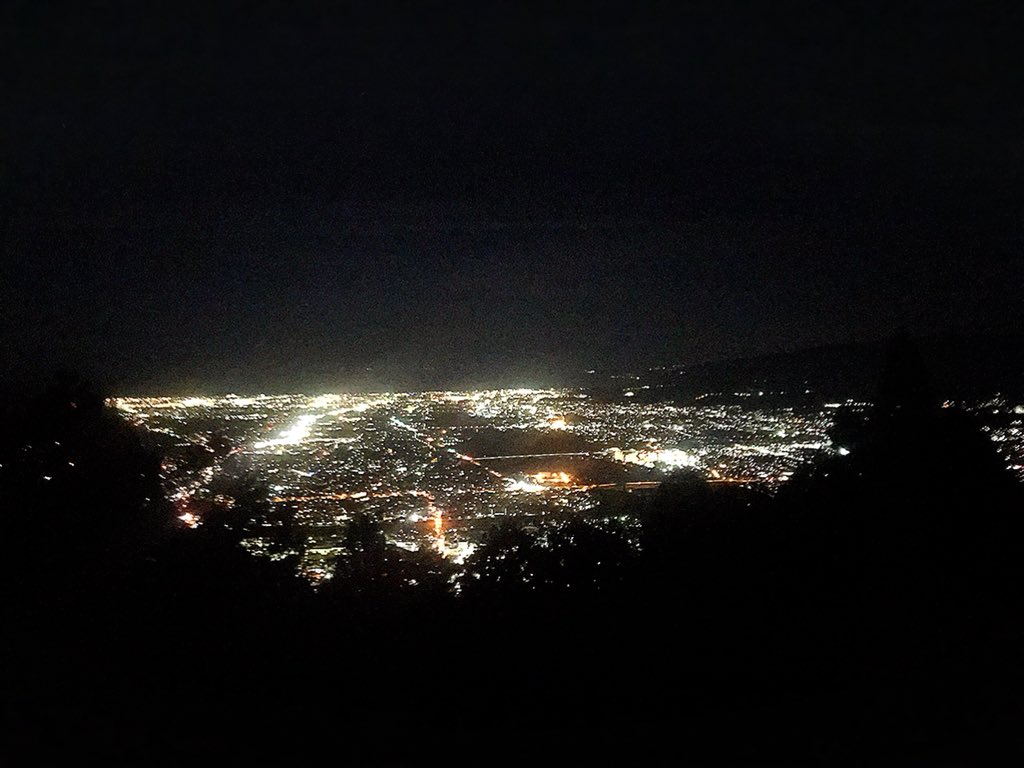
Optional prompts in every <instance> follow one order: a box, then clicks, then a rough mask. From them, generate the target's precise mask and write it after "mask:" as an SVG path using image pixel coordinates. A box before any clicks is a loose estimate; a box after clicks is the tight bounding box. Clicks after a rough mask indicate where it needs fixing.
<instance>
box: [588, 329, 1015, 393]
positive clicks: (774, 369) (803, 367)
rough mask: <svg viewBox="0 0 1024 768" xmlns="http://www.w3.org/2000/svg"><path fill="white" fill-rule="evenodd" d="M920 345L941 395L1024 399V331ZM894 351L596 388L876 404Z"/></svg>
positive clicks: (815, 354) (873, 347) (593, 379)
mask: <svg viewBox="0 0 1024 768" xmlns="http://www.w3.org/2000/svg"><path fill="white" fill-rule="evenodd" d="M916 342H917V344H918V346H919V348H920V350H921V355H922V358H923V359H924V362H925V366H926V375H927V377H928V378H929V380H930V384H931V388H932V390H933V391H934V392H935V394H936V395H937V396H939V397H942V398H951V399H955V398H979V397H987V396H990V395H992V394H995V393H997V392H1000V393H1002V394H1004V395H1007V396H1010V397H1015V398H1018V397H1024V334H1021V333H1017V334H1004V335H999V336H934V337H925V338H919V339H916ZM888 346H889V342H888V341H877V342H872V343H850V344H835V345H829V346H821V347H811V348H807V349H801V350H795V351H790V352H782V353H777V354H768V355H759V356H756V357H750V358H742V359H734V360H722V361H713V362H705V363H697V364H693V365H678V366H667V367H665V368H658V369H651V370H647V371H635V372H631V373H620V374H612V373H604V372H598V373H596V374H593V375H591V376H589V377H588V378H589V382H588V383H589V387H590V388H591V389H592V390H593V391H594V392H595V394H607V395H609V396H611V395H612V394H613V393H618V394H621V390H631V391H633V392H634V397H636V398H638V399H641V400H661V399H666V398H683V399H690V398H693V397H695V396H698V395H702V394H706V393H722V394H723V396H725V397H726V399H728V396H729V395H731V394H732V393H751V392H753V393H758V392H764V395H763V397H767V398H769V399H771V400H778V399H779V398H780V397H783V398H784V399H786V400H790V401H791V400H797V401H802V400H807V399H814V400H821V399H825V400H831V399H846V398H855V399H868V400H870V399H872V398H873V396H874V393H875V389H876V387H877V384H878V380H879V376H880V374H881V370H882V366H883V362H884V360H885V356H886V350H887V348H888ZM807 390H810V392H809V393H808V394H807V395H805V392H807ZM780 393H785V394H784V395H782V394H780ZM755 396H756V395H755Z"/></svg>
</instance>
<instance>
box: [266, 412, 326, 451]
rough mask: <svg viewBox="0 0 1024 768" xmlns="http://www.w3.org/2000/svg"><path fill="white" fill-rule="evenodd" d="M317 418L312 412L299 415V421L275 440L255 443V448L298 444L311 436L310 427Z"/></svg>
mask: <svg viewBox="0 0 1024 768" xmlns="http://www.w3.org/2000/svg"><path fill="white" fill-rule="evenodd" d="M317 418H318V417H317V415H316V414H312V413H307V414H304V415H302V416H299V421H298V423H296V424H295V425H294V426H292V427H289V428H288V429H286V430H285V431H284V432H282V433H281V434H280V435H279V436H278V437H276V438H274V439H273V440H264V441H262V442H259V443H256V444H255V445H253V448H255V449H256V450H257V451H259V450H262V449H264V448H276V447H277V446H279V445H298V444H299V443H301V442H302V441H303V440H305V439H306V438H307V437H309V432H310V427H312V426H313V422H315V421H316V420H317Z"/></svg>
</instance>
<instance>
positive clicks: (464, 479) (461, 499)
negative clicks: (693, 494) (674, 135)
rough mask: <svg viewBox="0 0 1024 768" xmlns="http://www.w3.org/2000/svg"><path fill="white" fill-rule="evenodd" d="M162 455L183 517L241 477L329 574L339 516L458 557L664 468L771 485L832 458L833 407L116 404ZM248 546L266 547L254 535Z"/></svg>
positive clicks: (424, 398)
mask: <svg viewBox="0 0 1024 768" xmlns="http://www.w3.org/2000/svg"><path fill="white" fill-rule="evenodd" d="M116 405H117V407H118V408H119V409H120V410H121V411H123V412H125V413H126V414H128V415H129V416H130V417H131V418H132V419H133V420H135V421H136V422H138V423H140V424H141V425H144V426H145V427H146V428H147V430H148V432H149V433H150V434H151V435H153V436H154V437H155V438H156V439H157V440H158V442H159V444H160V447H161V450H162V451H164V453H165V455H166V457H167V458H166V459H165V461H164V464H163V473H164V481H165V484H166V486H167V488H168V493H169V496H170V498H171V499H172V500H173V502H174V503H175V504H176V505H177V507H178V510H179V516H180V519H181V520H182V521H183V522H184V523H186V524H188V525H192V526H197V525H201V524H202V518H203V509H204V507H207V506H208V505H211V504H231V503H232V502H233V500H232V498H231V493H232V491H231V488H232V484H231V483H232V481H234V480H237V479H238V478H248V479H250V481H254V482H255V483H256V484H257V486H258V487H259V488H261V489H265V490H266V493H267V494H268V496H269V499H270V502H271V504H272V505H291V506H292V508H293V509H294V511H295V520H296V522H297V523H298V524H299V526H300V528H301V530H302V533H303V536H304V538H305V542H306V546H305V553H304V560H303V570H304V571H305V572H306V574H307V575H308V576H310V577H311V578H312V579H314V580H316V579H320V578H323V577H325V576H329V574H330V563H331V561H332V559H333V558H334V557H335V556H336V555H337V554H338V552H339V542H340V540H341V537H342V536H343V533H344V528H345V523H346V522H347V521H348V520H349V519H350V518H351V516H352V515H353V514H356V513H360V512H362V513H369V514H371V515H373V516H375V517H376V518H377V519H379V520H380V521H382V522H383V523H384V525H385V529H386V531H387V535H388V541H389V543H390V544H392V545H393V546H397V547H401V548H403V549H406V550H409V551H417V550H419V549H421V548H433V549H435V550H437V551H439V552H440V553H442V554H443V555H444V556H445V557H447V558H449V559H451V560H452V561H453V562H455V563H461V562H462V561H464V559H465V558H466V557H467V556H468V555H469V554H470V553H472V551H473V550H474V548H475V547H476V546H477V545H478V544H479V542H480V541H481V539H482V537H483V536H484V535H485V534H486V532H487V530H488V529H489V528H490V527H491V526H492V525H493V524H494V523H495V521H496V520H498V519H501V518H506V517H517V518H523V520H524V522H526V521H527V520H529V519H532V518H540V517H544V516H550V515H565V514H586V512H587V510H590V509H593V508H594V507H596V506H597V500H598V497H599V494H600V493H601V492H602V491H615V490H618V491H620V492H636V493H642V492H644V491H650V490H652V489H654V488H656V487H657V486H658V484H659V483H660V482H661V481H662V480H663V479H664V478H665V477H667V476H668V475H669V474H670V473H672V472H673V471H677V470H680V469H689V470H691V471H696V472H699V473H700V474H701V475H703V476H704V477H706V478H707V480H708V481H709V482H712V483H741V484H756V485H759V486H763V487H765V488H767V489H769V490H770V489H772V488H773V487H775V486H777V485H778V484H779V483H783V482H785V481H786V480H787V479H788V478H789V477H790V476H791V475H792V473H793V472H794V470H795V469H796V468H797V467H798V466H799V465H800V464H801V463H802V462H804V461H806V460H807V459H808V458H810V457H812V456H814V455H815V454H816V453H818V452H820V451H824V450H829V449H830V448H831V444H830V441H829V438H828V437H827V436H826V430H827V428H828V426H829V424H830V423H831V418H832V411H831V410H830V409H828V408H825V409H822V410H818V411H814V410H808V411H801V410H797V409H793V408H781V409H774V410H761V409H758V408H756V407H747V406H736V405H728V406H725V405H722V406H704V405H692V406H678V405H670V404H665V403H661V404H643V403H638V402H634V401H632V400H631V398H628V397H626V398H622V399H621V400H620V401H618V402H608V401H599V400H596V399H595V398H593V397H592V396H589V395H587V394H586V393H584V392H581V391H577V390H532V389H515V390H490V391H475V392H425V393H415V394H368V395H350V394H339V395H322V396H316V397H310V396H302V395H284V396H277V395H259V396H256V397H240V396H235V395H228V396H225V397H218V398H201V397H187V398H121V399H118V400H117V401H116ZM248 544H249V545H250V547H251V548H252V549H253V550H255V551H260V550H262V549H265V543H264V542H261V541H260V540H259V539H258V537H257V538H255V539H253V540H251V541H249V542H248Z"/></svg>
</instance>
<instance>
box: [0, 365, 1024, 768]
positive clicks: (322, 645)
mask: <svg viewBox="0 0 1024 768" xmlns="http://www.w3.org/2000/svg"><path fill="white" fill-rule="evenodd" d="M893 354H894V355H896V356H897V357H899V358H900V359H899V361H897V362H898V363H899V364H894V365H891V366H889V369H888V370H889V372H888V373H887V374H886V378H885V381H884V383H883V385H882V387H881V391H880V394H879V397H878V399H877V402H878V405H877V407H876V408H875V410H874V411H873V412H871V413H870V414H869V415H868V417H867V418H866V419H859V418H858V419H850V420H848V421H846V422H844V423H843V424H841V425H837V429H839V428H840V427H841V428H842V430H843V434H844V435H845V437H846V441H845V442H846V444H847V445H849V446H850V448H851V451H850V453H849V454H848V455H842V456H838V455H837V456H833V457H831V458H826V459H823V460H822V461H820V462H819V463H817V464H815V465H813V466H810V467H807V468H806V469H805V470H804V471H803V472H801V473H800V474H799V475H797V476H796V477H794V478H793V479H792V481H791V483H790V484H789V486H788V487H787V488H785V489H784V491H783V492H781V493H779V494H778V495H777V496H776V497H767V496H765V495H763V494H760V493H757V492H754V491H749V490H745V489H741V488H736V487H730V486H722V485H719V486H709V485H707V484H705V483H704V482H703V480H701V479H700V478H699V477H697V476H695V475H687V474H682V475H679V476H677V477H675V478H672V479H671V480H670V481H669V482H666V483H664V484H663V485H662V487H661V488H660V490H659V491H658V492H657V493H656V494H655V495H653V496H651V497H646V498H644V497H633V496H629V495H626V494H611V495H608V496H607V497H606V500H605V502H604V503H603V506H602V508H601V509H599V510H597V511H596V514H595V515H593V516H592V519H587V520H584V519H578V518H577V519H566V520H555V521H552V522H550V523H546V524H542V525H538V526H530V527H526V528H523V527H519V526H516V525H514V524H506V525H500V526H498V527H496V528H495V529H494V531H493V533H492V535H491V536H490V538H489V540H488V541H487V543H486V544H485V545H484V546H483V547H481V548H480V549H479V550H478V551H477V552H476V553H475V555H474V556H473V557H472V558H471V559H470V560H469V561H468V562H467V564H466V568H465V573H464V574H463V575H462V576H461V578H460V579H459V580H458V582H457V584H456V583H455V582H453V580H452V579H453V576H454V572H453V570H452V568H451V565H450V564H449V563H447V561H444V560H443V559H441V558H440V557H438V556H437V555H436V554H435V553H432V552H420V553H406V552H402V551H400V550H397V549H396V548H394V547H390V546H388V545H387V543H386V541H385V537H384V533H383V530H382V528H381V526H380V524H379V522H378V521H376V520H375V519H373V518H370V517H357V518H355V519H353V520H352V521H351V523H350V525H349V527H348V530H347V533H346V535H345V538H344V553H343V555H342V556H341V557H340V558H339V561H338V563H337V568H336V575H335V578H334V579H333V580H331V581H330V582H327V583H326V584H324V585H323V586H322V587H321V589H320V590H319V593H318V594H315V595H314V594H313V593H312V592H311V591H310V590H309V589H308V588H307V587H305V585H304V584H303V583H302V582H300V581H299V580H297V579H296V578H295V577H294V575H293V574H294V563H293V562H291V561H289V560H288V559H287V558H284V559H278V560H272V559H266V558H254V557H252V556H250V555H249V554H247V553H245V552H244V551H243V550H242V549H241V547H240V546H239V541H240V540H241V539H242V538H244V537H246V536H248V535H251V533H252V530H253V525H254V524H255V523H254V521H257V520H260V519H263V518H261V517H260V515H261V514H262V513H263V512H266V510H265V509H264V507H263V506H261V504H263V502H262V501H261V495H260V491H259V489H253V491H252V493H251V494H250V496H249V497H247V496H246V495H245V494H243V493H236V494H234V496H233V498H235V500H236V501H235V506H233V507H230V508H227V509H223V510H220V512H218V513H215V514H214V515H212V516H211V518H210V520H209V525H204V526H201V527H200V528H199V529H198V530H196V531H187V530H184V529H183V528H182V527H179V526H177V521H175V519H174V516H173V513H172V511H171V509H170V507H169V505H168V504H167V503H166V502H165V501H163V499H162V498H161V496H160V492H159V487H158V484H157V470H158V461H157V457H155V456H152V455H150V454H149V453H147V452H146V451H145V450H144V449H143V448H142V445H141V443H139V441H138V437H137V436H136V435H135V434H134V432H133V431H132V430H131V429H130V428H129V427H128V426H127V425H126V424H124V423H123V422H122V421H121V420H119V419H118V418H117V417H116V416H115V415H113V414H112V413H111V412H110V411H108V410H106V409H105V408H104V407H103V404H102V399H101V398H99V397H98V396H96V395H93V394H90V393H89V390H88V389H87V388H85V387H83V386H82V385H81V384H79V383H76V382H73V381H70V380H67V379H65V380H63V381H61V382H60V383H59V384H58V385H55V386H54V387H53V388H52V389H50V390H49V391H47V392H46V393H45V394H44V395H43V396H41V397H40V398H37V399H35V400H33V401H31V402H29V403H27V404H18V405H17V407H13V406H12V408H11V409H10V412H9V413H8V414H7V418H6V420H5V423H6V424H9V425H10V428H9V429H8V431H7V432H6V433H5V435H4V438H3V441H2V445H0V463H2V465H3V466H2V467H0V494H2V496H0V499H2V503H3V505H2V508H0V514H2V519H0V526H2V534H3V553H4V558H3V566H2V568H3V579H4V585H3V597H4V606H3V616H4V623H5V626H6V628H7V631H5V633H4V647H3V656H4V659H5V662H6V665H7V671H6V674H5V685H4V696H3V703H4V712H3V715H4V721H5V727H4V730H3V738H4V740H5V743H4V745H3V746H4V747H6V748H7V749H8V751H11V753H12V754H13V751H12V750H15V749H18V748H20V749H26V748H29V749H32V750H34V752H33V753H32V754H33V756H34V757H35V758H36V759H41V758H43V757H44V756H46V755H47V754H48V753H51V752H61V753H68V754H76V755H79V756H84V755H97V754H107V755H114V756H119V757H122V758H129V759H136V760H138V759H144V760H147V761H152V760H158V759H168V760H182V759H185V758H187V757H193V756H196V755H202V754H206V755H217V756H231V757H232V758H235V759H238V758H241V757H245V756H250V757H259V758H262V759H270V758H272V757H275V756H276V757H285V758H287V759H289V760H292V761H296V760H299V759H304V758H306V757H309V756H312V754H313V753H319V752H324V753H326V755H327V756H328V757H330V758H331V759H332V760H333V761H342V762H348V761H354V762H358V763H389V762H399V763H404V762H413V761H415V762H424V761H426V762H430V761H431V760H432V759H433V758H437V759H438V760H439V761H445V760H447V759H448V758H449V757H450V756H451V755H452V754H453V753H454V754H455V755H456V756H458V755H468V756H470V761H471V762H478V763H495V762H507V761H509V760H512V759H517V760H522V759H536V760H541V759H546V760H549V761H550V760H574V761H584V762H587V761H589V762H598V763H607V762H622V761H629V762H655V761H660V759H661V758H662V757H663V756H664V755H666V754H667V755H669V756H670V760H671V762H673V763H675V762H681V761H685V758H700V759H703V760H709V761H716V762H729V763H731V762H736V761H748V762H749V761H755V762H764V761H767V760H769V759H786V760H790V761H792V760H809V761H815V762H828V763H836V762H864V761H869V762H876V761H878V760H879V759H883V758H884V759H888V760H891V761H896V762H903V761H906V760H909V759H923V760H927V761H929V762H962V761H971V762H978V761H984V759H985V758H986V757H987V756H989V755H995V754H997V750H1002V751H1003V752H1002V755H1001V756H1005V755H1006V754H1007V753H1006V750H1008V749H1017V748H1019V746H1020V741H1019V739H1018V730H1019V729H1018V728H1017V727H1016V726H1017V723H1018V722H1019V718H1020V716H1021V714H1022V707H1021V701H1020V700H1019V697H1018V695H1017V691H1019V690H1020V689H1021V685H1022V684H1024V668H1022V664H1021V652H1020V648H1021V647H1022V641H1024V624H1022V618H1021V617H1022V616H1024V613H1022V609H1024V605H1022V604H1021V602H1022V598H1021V594H1022V593H1021V586H1022V584H1024V572H1022V569H1024V530H1022V521H1021V512H1022V510H1024V504H1022V502H1024V498H1022V492H1021V487H1020V485H1019V484H1018V483H1016V482H1015V481H1014V480H1013V479H1012V477H1011V476H1009V475H1008V474H1007V472H1006V471H1005V470H1004V468H1003V463H1002V462H1001V461H1000V460H999V458H998V456H997V455H996V454H995V452H994V450H993V448H992V445H991V443H990V442H989V441H988V440H986V439H985V438H984V437H983V436H982V435H981V434H980V433H979V432H978V430H977V429H976V428H975V425H974V424H972V423H971V421H970V419H969V418H968V417H966V416H965V415H964V414H962V413H959V412H954V411H952V410H948V409H942V408H939V407H937V406H936V405H935V404H934V403H932V402H931V400H930V399H929V395H928V392H927V388H926V387H925V386H924V385H923V384H921V383H920V379H917V377H918V376H919V374H920V371H919V368H918V367H917V366H916V365H913V364H911V363H910V362H908V361H912V357H913V355H911V354H909V353H908V351H907V350H906V349H896V350H895V351H894V353H893ZM45 478H50V479H45ZM218 515H219V516H218ZM288 520H289V515H288V514H287V510H285V513H284V515H283V517H282V518H281V519H280V520H274V521H271V523H272V525H273V527H274V528H275V530H279V532H280V535H279V536H278V537H277V541H278V542H279V544H278V551H277V554H278V555H280V554H283V553H285V552H291V551H294V549H295V548H296V547H298V546H301V542H299V541H297V540H295V539H294V538H289V536H290V534H289V530H290V528H289V522H288ZM453 586H456V587H457V589H456V590H453V589H452V587H453ZM456 593H457V594H456Z"/></svg>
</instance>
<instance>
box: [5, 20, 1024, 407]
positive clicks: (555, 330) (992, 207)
mask: <svg viewBox="0 0 1024 768" xmlns="http://www.w3.org/2000/svg"><path fill="white" fill-rule="evenodd" d="M212 5H215V4H213V3H197V4H188V3H176V4H174V5H173V10H170V11H166V12H158V11H155V10H153V8H152V7H151V6H150V5H149V4H148V3H135V4H117V3H76V4H73V5H70V6H67V7H66V8H65V7H64V6H57V5H53V4H46V5H45V7H44V4H39V3H29V2H23V3H8V4H6V5H5V6H4V7H5V10H4V11H3V23H2V29H3V31H2V33H0V34H2V38H0V48H2V50H3V51H4V52H3V53H2V54H0V56H2V57H3V58H4V59H5V62H6V63H5V64H4V66H3V75H2V77H3V81H2V88H0V99H2V110H0V115H2V117H0V125H2V131H3V133H2V144H0V152H2V160H3V167H2V178H0V194H2V197H0V204H2V209H0V227H2V230H0V236H2V248H3V257H2V264H0V302H2V304H0V322H2V327H0V342H2V349H3V358H4V359H5V360H6V363H5V369H6V371H7V373H8V374H9V375H10V376H11V377H12V378H14V379H31V378H32V377H36V376H39V375H41V374H43V373H45V372H48V371H51V370H53V369H55V368H58V367H67V366H72V367H76V368H78V369H80V370H82V371H85V372H86V373H88V374H89V375H91V376H94V377H96V378H99V379H100V380H101V381H102V382H103V383H104V384H106V385H108V386H110V387H113V388H114V389H116V390H119V391H124V392H131V391H159V390H166V391H178V390H181V389H189V388H191V389H194V390H205V391H217V390H230V389H234V390H236V391H253V390H260V389H281V388H284V389H307V390H309V389H317V388H325V387H327V388H330V387H336V386H345V385H349V386H356V385H361V384H367V383H373V384H380V385H387V386H427V385H438V384H447V385H457V384H468V383H522V384H530V383H546V382H557V381H559V380H564V379H565V378H566V377H567V376H571V375H572V374H574V373H575V372H577V371H580V370H582V369H587V368H594V367H597V368H608V367H625V368H633V367H642V366H646V365H651V364H661V363H685V362H687V361H698V360H706V359H716V358H725V357H731V356H740V355H752V354H756V353H760V352H765V351H774V350H782V349H793V348H798V347H801V346H804V345H809V344H817V343H829V342H833V341H845V340H858V339H873V338H877V337H879V336H884V335H886V334H887V333H890V332H892V330H893V329H894V328H897V327H901V328H906V329H909V330H910V331H911V332H914V333H934V332H943V331H946V330H955V331H960V330H965V329H978V330H987V329H993V328H1006V327H1008V326H1010V325H1012V324H1013V323H1014V322H1015V321H1016V317H1017V316H1018V315H1019V313H1020V310H1021V308H1022V302H1021V298H1020V297H1021V295H1022V291H1024V259H1022V258H1021V246H1022V241H1021V224H1022V221H1024V219H1022V213H1024V211H1022V203H1021V201H1022V199H1024V197H1022V193H1024V176H1022V169H1024V119H1022V118H1024V89H1022V85H1024V83H1022V75H1024V67H1022V66H1021V65H1020V59H1019V48H1020V45H1019V35H1020V32H1021V30H1022V29H1024V24H1022V22H1024V15H1022V13H1021V12H1020V10H1013V9H1012V7H1011V6H1012V5H1013V4H996V5H994V6H992V7H991V8H986V7H985V6H983V5H982V4H976V3H964V4H960V5H959V6H953V5H947V4H945V3H939V2H928V3H908V4H901V3H858V4H855V5H854V4H850V5H848V6H847V5H844V4H837V3H832V2H827V3H816V4H807V5H801V4H793V3H785V2H771V3H768V2H766V3H739V4H732V3H727V2H713V3H699V4H686V3H682V2H672V3H664V4H660V5H656V6H650V5H643V7H641V5H642V4H636V3H631V4H628V5H623V6H620V7H619V8H618V9H617V10H595V9H594V8H593V7H590V6H580V7H571V8H569V7H566V8H565V10H564V11H563V12H562V15H560V16H553V15H551V13H550V12H545V13H543V14H542V13H538V12H534V11H531V10H528V9H527V6H526V5H525V4H494V3H487V2H479V3H475V4H472V5H466V6H462V7H459V8H458V9H456V7H455V6H452V5H447V6H443V7H444V8H445V9H446V10H445V11H443V12H440V11H439V10H438V8H439V7H442V6H441V5H439V4H432V3H409V4H389V3H381V2H370V3H363V4H361V5H362V6H363V8H362V9H361V10H352V11H344V10H341V8H342V7H343V6H341V5H340V4H331V5H325V6H323V7H321V8H313V9H311V10H302V11H299V10H296V8H295V6H297V5H298V4H296V3H290V2H287V3H273V4H267V3H264V4H244V5H243V4H238V5H234V4H231V3H220V4H216V5H217V7H216V9H215V10H213V9H211V8H210V6H212ZM551 5H558V4H551ZM133 6H134V7H133ZM897 6H899V7H898V8H897ZM1003 6H1005V7H1003ZM307 7H308V6H307ZM367 368H371V369H372V370H370V371H367V370H366V369H367Z"/></svg>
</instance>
